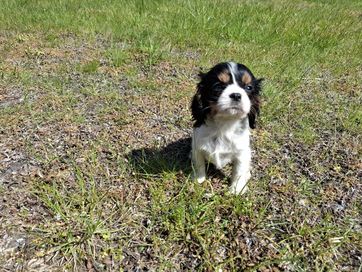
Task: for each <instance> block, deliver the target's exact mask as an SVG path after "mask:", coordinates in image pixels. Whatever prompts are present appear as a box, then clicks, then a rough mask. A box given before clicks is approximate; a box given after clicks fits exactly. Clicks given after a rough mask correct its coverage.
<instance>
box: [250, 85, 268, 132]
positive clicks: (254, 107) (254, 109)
mask: <svg viewBox="0 0 362 272" xmlns="http://www.w3.org/2000/svg"><path fill="white" fill-rule="evenodd" d="M263 80H264V78H260V79H256V80H255V82H254V85H255V90H254V92H253V93H252V94H251V96H250V102H251V107H250V112H249V114H248V119H249V126H250V128H252V129H254V128H256V117H257V116H258V115H259V114H260V96H259V94H260V92H261V87H262V86H261V83H262V81H263Z"/></svg>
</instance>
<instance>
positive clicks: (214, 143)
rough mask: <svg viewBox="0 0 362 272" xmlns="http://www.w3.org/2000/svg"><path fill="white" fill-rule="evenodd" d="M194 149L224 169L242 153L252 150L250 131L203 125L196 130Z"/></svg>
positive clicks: (237, 127) (236, 127)
mask: <svg viewBox="0 0 362 272" xmlns="http://www.w3.org/2000/svg"><path fill="white" fill-rule="evenodd" d="M193 149H196V150H199V151H201V152H202V153H203V155H204V157H205V158H206V159H207V160H208V161H209V162H211V163H212V164H214V165H215V166H216V167H217V168H219V169H220V168H223V167H224V166H225V165H226V164H228V163H231V162H233V161H234V160H236V159H238V157H239V156H240V154H241V151H243V150H248V149H250V147H249V129H242V128H240V126H233V127H228V129H226V130H225V129H221V130H220V129H215V128H214V127H212V126H207V125H203V126H201V127H199V128H195V129H194V135H193Z"/></svg>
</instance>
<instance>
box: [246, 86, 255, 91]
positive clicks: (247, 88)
mask: <svg viewBox="0 0 362 272" xmlns="http://www.w3.org/2000/svg"><path fill="white" fill-rule="evenodd" d="M245 89H246V90H247V91H251V90H252V89H253V86H251V85H247V86H246V87H245Z"/></svg>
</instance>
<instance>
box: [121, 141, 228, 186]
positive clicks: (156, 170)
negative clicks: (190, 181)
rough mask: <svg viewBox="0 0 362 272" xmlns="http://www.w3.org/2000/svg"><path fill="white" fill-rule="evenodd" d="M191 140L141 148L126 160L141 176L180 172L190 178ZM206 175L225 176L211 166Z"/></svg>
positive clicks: (131, 153) (128, 155)
mask: <svg viewBox="0 0 362 272" xmlns="http://www.w3.org/2000/svg"><path fill="white" fill-rule="evenodd" d="M190 152H191V138H190V137H188V138H184V139H179V140H177V141H174V142H171V143H169V144H168V145H166V146H165V147H162V148H141V149H135V150H132V151H131V152H129V153H128V154H127V159H128V161H129V162H131V164H132V165H133V167H134V169H135V170H136V171H137V172H138V173H141V174H152V175H159V174H162V173H167V172H171V171H172V172H180V173H183V174H184V175H186V176H191V174H192V172H193V171H192V166H191V159H190ZM208 175H209V176H210V177H211V176H213V177H217V178H220V179H224V178H225V175H224V174H223V173H222V172H221V171H219V170H217V169H216V168H215V167H214V166H213V165H209V166H208Z"/></svg>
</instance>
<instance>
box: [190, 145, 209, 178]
mask: <svg viewBox="0 0 362 272" xmlns="http://www.w3.org/2000/svg"><path fill="white" fill-rule="evenodd" d="M191 156H192V168H193V170H194V179H195V180H197V182H198V183H203V182H204V181H205V179H206V173H205V158H204V155H203V154H202V152H201V151H199V150H195V149H192V154H191Z"/></svg>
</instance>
